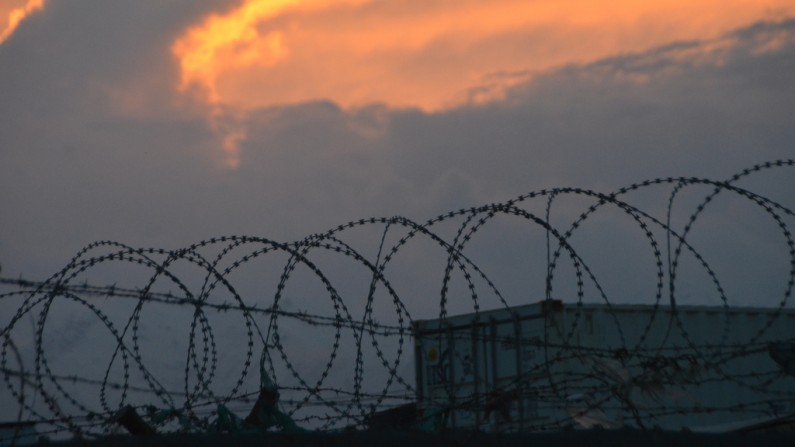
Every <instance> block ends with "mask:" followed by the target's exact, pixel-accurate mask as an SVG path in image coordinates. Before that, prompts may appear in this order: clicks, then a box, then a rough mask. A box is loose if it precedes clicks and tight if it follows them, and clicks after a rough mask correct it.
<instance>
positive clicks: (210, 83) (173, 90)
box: [0, 0, 795, 277]
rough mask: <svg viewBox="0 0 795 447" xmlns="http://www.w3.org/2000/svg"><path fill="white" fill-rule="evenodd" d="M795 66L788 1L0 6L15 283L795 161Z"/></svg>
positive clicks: (93, 0) (6, 223)
mask: <svg viewBox="0 0 795 447" xmlns="http://www.w3.org/2000/svg"><path fill="white" fill-rule="evenodd" d="M793 73H795V4H793V2H792V1H791V0H780V1H774V0H770V1H765V0H687V1H684V0H682V1H678V0H674V1H672V0H645V1H626V2H619V1H614V2H605V1H596V0H424V1H409V0H201V1H195V0H173V1H167V2H160V1H129V0H123V1H122V0H68V1H65V0H60V1H59V0H0V205H2V212H0V265H2V269H3V270H2V276H17V275H24V276H27V277H44V276H47V275H49V274H51V273H52V272H54V271H57V269H58V268H60V267H61V266H63V265H64V264H65V263H66V262H67V261H68V259H69V258H70V257H71V255H72V254H74V253H75V252H76V251H77V250H79V249H80V248H81V247H83V246H84V245H86V244H88V243H89V242H92V241H94V240H98V239H112V240H120V241H124V242H126V243H129V244H131V245H134V246H159V247H166V248H170V247H174V248H176V247H180V246H184V245H187V244H190V243H192V242H195V241H198V240H201V239H205V238H209V237H212V236H218V235H223V234H250V235H261V236H268V237H271V238H274V239H279V240H292V239H297V238H301V237H303V236H305V235H306V234H309V233H312V232H317V231H323V230H325V229H326V228H328V227H331V226H335V225H337V224H340V223H344V222H347V221H349V220H353V219H358V218H361V217H369V216H373V215H379V216H380V215H388V216H391V215H408V216H410V217H412V218H416V219H418V220H423V219H426V218H428V217H431V216H434V215H437V214H439V213H443V212H445V211H447V210H449V209H453V208H460V207H465V206H474V205H479V204H482V203H488V202H491V201H501V200H506V199H509V198H511V197H514V196H516V195H518V194H521V193H525V192H528V191H531V190H535V189H541V188H545V187H553V186H569V185H573V186H583V187H589V188H595V189H599V190H601V191H604V192H609V191H612V190H615V189H617V188H619V187H621V186H624V185H625V184H627V183H630V182H633V181H639V180H644V179H646V178H650V177H655V176H671V175H698V176H713V177H715V178H726V177H728V176H730V175H732V174H733V173H734V172H736V171H738V170H740V169H742V168H744V167H747V166H750V165H752V164H754V163H757V162H762V161H766V160H770V159H776V158H791V157H795V76H794V75H793ZM767 186H768V187H769V192H770V194H772V195H774V196H776V197H789V198H790V199H791V195H788V194H786V193H785V192H786V191H793V190H795V179H793V178H792V177H778V178H777V179H776V180H775V181H774V182H772V183H771V184H769V185H767ZM790 206H791V202H790Z"/></svg>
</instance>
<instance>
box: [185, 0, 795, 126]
mask: <svg viewBox="0 0 795 447" xmlns="http://www.w3.org/2000/svg"><path fill="white" fill-rule="evenodd" d="M793 11H795V6H793V5H792V2H791V0H784V1H774V0H770V1H760V0H647V1H637V0H629V1H623V2H622V1H614V2H604V1H602V0H567V1H562V0H536V1H527V0H468V1H463V0H424V1H407V0H380V1H375V0H356V1H354V0H246V1H244V2H243V3H242V4H241V5H240V6H239V7H237V8H235V9H233V10H231V11H229V12H226V13H223V14H215V15H211V16H209V17H207V18H205V19H204V21H203V22H202V23H200V24H197V25H196V26H194V27H192V28H190V29H189V30H187V31H186V33H185V34H184V35H183V36H181V37H180V38H179V39H178V40H177V41H176V42H175V43H174V45H173V47H172V49H173V52H174V54H175V56H176V57H177V58H178V60H179V64H180V68H181V84H180V87H181V89H182V90H183V91H188V90H193V91H194V92H196V93H199V94H200V95H202V96H203V98H204V99H205V100H206V101H208V102H210V103H213V104H225V105H231V106H234V107H238V108H242V109H250V108H256V107H264V106H270V105H277V104H291V103H298V102H303V101H312V100H318V99H329V100H332V101H334V102H336V103H339V104H341V105H342V106H346V107H349V106H358V105H364V104H367V103H372V102H382V103H386V104H388V105H391V106H396V107H404V106H411V107H420V108H422V109H425V110H428V111H433V110H440V109H445V108H448V107H451V106H456V105H460V104H461V103H462V102H465V101H472V100H473V99H474V100H477V99H478V98H477V97H475V98H473V97H472V96H471V95H469V92H470V91H471V89H472V88H473V87H478V86H482V85H484V84H488V83H489V82H493V80H494V76H491V75H493V74H494V73H498V72H503V73H516V72H522V73H527V72H532V71H537V70H543V69H546V68H549V67H552V66H557V65H561V64H566V63H576V62H586V61H589V60H594V59H597V58H600V57H605V56H609V55H614V54H619V53H626V52H633V51H641V50H643V49H646V48H649V47H652V46H656V45H662V44H665V43H668V42H671V41H674V40H683V39H704V38H711V37H715V36H717V35H719V34H721V33H725V32H727V31H730V30H732V29H735V28H738V27H741V26H744V25H747V24H749V23H752V22H755V21H758V20H763V19H774V18H780V17H783V16H787V15H790V14H792V13H793ZM480 91H481V92H482V91H483V90H482V89H481V90H480ZM497 93H498V92H497Z"/></svg>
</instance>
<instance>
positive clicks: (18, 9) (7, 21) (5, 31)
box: [0, 0, 44, 45]
mask: <svg viewBox="0 0 795 447" xmlns="http://www.w3.org/2000/svg"><path fill="white" fill-rule="evenodd" d="M43 8H44V0H3V2H2V3H0V45H2V44H3V42H5V41H6V40H7V39H8V38H9V37H10V36H11V34H13V33H14V31H15V30H16V29H17V26H19V24H20V23H21V22H22V21H23V20H24V19H25V17H27V16H29V15H30V14H32V13H34V12H35V11H38V10H41V9H43Z"/></svg>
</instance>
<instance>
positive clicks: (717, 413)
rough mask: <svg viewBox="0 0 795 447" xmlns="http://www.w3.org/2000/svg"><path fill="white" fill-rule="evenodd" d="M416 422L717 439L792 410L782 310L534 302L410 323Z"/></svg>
mask: <svg viewBox="0 0 795 447" xmlns="http://www.w3.org/2000/svg"><path fill="white" fill-rule="evenodd" d="M413 329H414V337H415V362H416V379H417V394H418V396H417V397H418V403H419V408H420V409H421V411H422V412H423V414H424V418H425V423H430V422H433V423H435V424H436V425H437V427H440V428H441V427H444V428H461V429H479V430H485V431H532V430H544V429H559V428H563V427H586V428H590V427H597V426H600V427H604V428H617V427H623V426H629V427H638V428H640V427H642V428H653V427H659V428H662V429H666V430H680V429H682V428H689V429H692V430H704V431H709V430H717V431H719V430H720V427H728V426H729V425H727V424H737V423H740V424H742V423H746V422H747V423H751V422H752V421H760V420H765V419H770V418H777V417H784V416H788V415H792V414H793V413H795V355H794V353H793V340H795V312H793V310H791V309H780V308H779V309H771V308H734V307H709V306H678V307H676V309H675V311H674V310H673V309H672V308H671V307H668V306H645V305H607V304H583V303H579V304H563V303H562V302H560V301H554V300H547V301H542V302H540V303H537V304H531V305H526V306H519V307H514V308H506V309H500V310H495V311H484V312H479V313H474V314H468V315H459V316H453V317H447V318H445V319H443V320H441V319H437V320H426V321H416V322H415V325H414V328H413Z"/></svg>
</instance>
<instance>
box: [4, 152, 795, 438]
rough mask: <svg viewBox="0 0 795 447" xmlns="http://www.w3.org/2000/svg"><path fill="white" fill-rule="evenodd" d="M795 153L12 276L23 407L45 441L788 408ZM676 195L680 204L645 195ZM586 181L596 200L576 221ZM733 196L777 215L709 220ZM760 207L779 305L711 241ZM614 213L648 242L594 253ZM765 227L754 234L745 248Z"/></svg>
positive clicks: (128, 249) (772, 291)
mask: <svg viewBox="0 0 795 447" xmlns="http://www.w3.org/2000/svg"><path fill="white" fill-rule="evenodd" d="M793 167H795V160H779V161H774V162H769V163H764V164H760V165H757V166H754V167H751V168H749V169H745V170H743V171H742V172H740V173H738V174H736V175H734V176H732V177H730V178H729V179H727V180H711V179H703V178H691V177H669V178H659V179H654V180H648V181H643V182H640V183H637V184H633V185H630V186H628V187H625V188H621V189H618V190H617V191H615V192H611V193H601V192H598V191H593V190H589V189H582V188H554V189H548V190H541V191H536V192H531V193H528V194H524V195H521V196H519V197H516V198H514V199H511V200H507V201H505V202H499V203H491V204H487V205H483V206H478V207H473V208H466V209H460V210H457V211H450V212H448V213H445V214H442V215H440V216H438V217H435V218H432V219H429V220H427V221H424V222H417V221H414V220H411V219H409V218H406V217H402V216H396V217H381V218H369V219H361V220H356V221H352V222H348V223H346V224H342V225H339V226H337V227H335V228H333V229H330V230H328V231H326V232H324V233H318V234H312V235H309V236H307V237H306V238H304V239H302V240H299V241H295V242H290V243H285V242H279V241H274V240H271V239H268V238H264V237H256V236H223V237H215V238H211V239H207V240H204V241H200V242H198V243H195V244H192V245H190V246H188V247H184V248H180V249H171V250H170V249H164V248H138V247H132V246H128V245H125V244H123V243H119V242H115V241H97V242H94V243H91V244H89V245H88V246H86V247H85V248H84V249H82V250H80V251H79V252H78V253H77V254H76V255H75V256H74V257H73V258H72V259H71V260H70V261H69V262H68V263H67V264H66V266H65V267H63V268H62V269H61V270H60V271H58V272H56V273H55V274H53V275H52V276H51V277H49V278H47V279H45V280H31V279H28V278H0V287H2V289H0V290H2V291H3V293H1V294H0V306H2V307H0V308H2V309H3V317H2V318H3V319H2V320H0V324H2V325H4V326H2V332H0V338H1V339H2V352H1V353H0V377H2V383H3V386H2V388H3V390H2V391H0V398H2V399H3V401H4V403H3V405H2V406H3V407H4V411H5V412H4V413H2V414H3V416H2V418H0V419H3V420H6V421H8V422H10V423H14V422H16V423H19V425H20V427H21V426H23V425H25V424H29V423H36V424H37V427H38V433H39V434H44V433H46V434H52V435H79V436H102V435H106V434H109V433H116V432H119V431H121V430H122V428H121V427H122V426H124V427H126V428H127V431H130V432H135V430H138V429H135V428H131V427H136V426H141V425H140V424H144V425H142V427H148V428H142V429H140V430H144V431H146V430H149V429H150V428H151V429H152V430H154V431H157V432H160V433H166V432H215V431H222V432H224V431H232V432H236V431H246V430H255V429H259V430H287V431H291V430H304V429H310V430H321V431H330V430H342V429H362V428H367V427H370V428H373V427H377V426H379V424H381V425H383V424H386V426H389V427H395V426H401V427H408V426H411V427H414V428H418V429H425V430H441V429H444V428H463V429H471V430H486V431H498V432H509V431H543V430H552V429H560V428H564V427H568V426H583V427H593V426H602V427H605V428H618V427H635V428H651V427H654V426H655V425H656V424H657V423H656V422H655V421H669V420H674V416H676V417H679V416H685V417H686V416H687V415H698V414H707V415H709V414H726V415H728V416H727V417H726V418H729V419H731V417H732V415H734V416H736V418H737V419H738V422H739V421H740V419H747V417H749V415H756V416H757V417H759V418H761V419H769V420H775V419H776V418H786V417H789V416H790V415H792V414H795V344H793V341H794V340H795V325H793V324H792V322H793V321H795V312H793V310H792V306H791V304H790V298H791V296H792V290H793V287H794V284H795V242H793V237H792V230H791V227H792V225H793V224H795V221H794V220H793V219H795V213H793V210H792V209H791V208H790V207H788V206H787V205H785V204H782V203H779V202H777V201H775V200H773V199H771V198H766V197H765V196H763V195H761V194H759V193H756V192H753V191H751V190H748V189H746V188H745V187H743V186H741V183H742V181H744V180H746V179H749V178H752V179H756V178H764V177H765V176H766V174H770V175H781V172H786V173H787V174H785V175H790V176H791V175H792V173H793ZM661 190H662V191H663V196H664V197H666V199H665V200H664V204H663V205H662V206H656V207H655V206H646V202H645V201H644V206H640V205H637V204H635V205H633V204H632V203H631V201H630V195H631V194H633V193H637V194H645V193H652V192H657V193H659V191H661ZM694 197H696V198H695V199H694ZM567 198H568V199H571V198H576V200H578V201H579V202H577V204H578V206H579V205H582V204H584V206H583V207H582V208H579V210H578V211H577V212H575V213H573V214H572V207H571V206H570V204H569V203H568V202H567V203H566V205H565V206H563V204H562V202H561V201H562V200H564V199H567ZM718 201H731V202H732V203H734V202H736V203H739V204H742V205H741V207H740V208H737V209H742V210H748V209H750V210H754V211H753V212H751V211H747V212H745V211H744V212H743V213H742V214H731V213H730V214H729V215H730V216H731V219H727V218H726V217H725V216H726V214H725V210H724V211H723V214H720V213H718V214H710V211H711V210H712V209H713V208H714V207H716V206H718V205H715V204H716V202H718ZM682 208H684V209H687V210H689V211H686V212H685V213H684V214H683V215H682V213H681V212H680V209H682ZM721 209H723V208H721ZM732 209H733V208H730V209H729V211H731V210H732ZM556 212H559V213H560V214H556ZM561 216H563V217H561ZM600 219H602V220H600ZM743 219H747V227H748V228H749V229H750V230H749V231H756V230H755V229H756V228H764V230H760V231H764V232H765V234H763V235H761V236H758V237H763V236H764V237H767V239H764V241H766V242H765V243H768V242H767V241H768V240H774V239H775V241H776V242H775V243H772V242H771V247H775V249H776V250H777V251H776V252H772V251H771V252H769V255H768V251H767V249H760V252H762V253H764V254H765V255H766V258H765V259H756V260H755V261H754V262H756V263H761V264H763V265H764V266H765V268H764V269H762V270H764V272H763V273H764V274H765V275H767V274H768V271H773V270H775V272H777V274H778V276H777V277H776V282H775V283H774V282H772V281H770V280H768V279H767V278H768V277H767V276H765V277H764V278H763V279H762V280H760V284H762V285H763V286H764V287H763V288H764V292H763V293H764V294H765V296H766V299H767V301H766V302H765V303H766V304H767V307H766V309H765V310H764V311H762V310H758V309H756V308H751V307H749V306H747V305H745V306H737V305H736V304H733V302H734V301H736V298H732V296H733V295H732V291H731V289H727V287H728V286H727V284H731V283H732V282H733V279H734V278H732V273H731V272H734V271H742V269H738V268H734V267H732V263H733V262H738V263H742V262H747V259H744V258H742V257H737V258H736V259H735V258H732V256H720V255H719V256H715V255H712V254H710V255H705V254H704V251H703V246H704V245H705V242H704V237H703V235H700V236H698V237H696V236H694V234H695V233H697V232H698V231H699V229H701V228H704V227H706V228H710V229H712V230H713V231H714V232H715V233H720V232H722V231H724V227H725V226H727V225H729V224H732V225H734V224H742V222H743ZM558 221H562V222H563V224H560V223H559V222H558ZM592 221H596V222H597V224H594V225H593V226H596V228H597V229H599V228H602V227H599V225H607V226H608V227H607V228H606V229H605V231H606V232H607V233H611V232H612V231H617V230H616V228H624V229H626V231H627V232H626V234H627V235H629V234H630V233H631V235H632V236H626V240H625V241H622V242H621V243H619V242H615V243H609V242H607V247H608V250H604V249H603V250H601V251H600V250H598V249H595V248H593V247H592V246H594V245H595V244H597V243H602V242H603V240H602V239H601V238H598V237H597V238H594V237H592V236H591V235H590V233H586V234H587V236H580V235H581V234H583V233H584V232H585V231H586V228H587V231H593V230H592V229H591V228H592V227H589V226H588V225H587V224H590V223H591V222H592ZM517 222H518V223H517ZM605 222H606V223H605ZM757 222H764V223H763V224H759V225H757ZM630 230H631V231H630ZM622 231H623V230H622ZM528 234H532V235H535V239H533V240H532V241H531V242H525V240H526V239H527V238H529V237H530V236H528ZM622 234H624V233H622ZM768 236H769V237H768ZM744 237H745V235H743V234H736V233H732V236H731V242H734V243H737V244H738V245H743V246H744V245H746V242H745V241H744V239H743V238H744ZM489 238H494V241H493V242H492V239H489ZM605 240H608V238H605ZM362 241H365V242H362ZM367 241H369V242H367ZM372 241H376V242H372ZM506 241H507V242H506ZM525 243H527V244H534V245H532V247H535V248H538V250H529V249H528V250H526V252H525V251H522V250H516V253H518V254H516V253H514V252H511V253H513V254H511V255H510V256H516V258H515V259H517V260H521V262H525V260H524V258H525V257H526V258H528V259H529V260H527V261H526V262H527V266H529V267H528V269H529V268H530V267H532V266H539V271H540V272H541V273H540V274H536V275H535V276H532V278H536V279H538V281H537V282H538V283H542V284H541V285H539V288H538V293H537V295H536V296H537V299H535V300H531V299H530V298H529V297H528V295H524V294H523V293H517V292H515V291H514V290H513V289H517V290H520V289H521V287H520V286H514V285H512V283H511V281H512V279H511V277H509V278H508V279H507V280H506V277H508V276H509V275H508V274H507V273H504V272H510V271H512V270H511V269H512V268H514V267H513V266H514V264H515V263H514V262H513V260H514V258H510V257H509V256H508V255H506V254H504V253H503V252H502V251H501V250H505V249H506V248H505V247H507V249H513V248H515V246H516V245H520V244H525ZM622 243H626V246H623V245H621V244H622ZM726 245H730V244H726V243H723V245H720V247H721V248H723V247H725V246H726ZM415 247H418V248H415ZM472 247H475V248H472ZM611 247H612V248H615V249H616V252H611V251H610V250H609V249H610V248H611ZM618 247H621V248H620V249H618ZM412 250H414V251H412ZM585 253H587V254H585ZM627 253H632V254H638V259H643V260H644V261H643V263H641V262H639V261H638V262H633V261H630V262H629V263H628V264H627V265H628V266H629V267H628V268H629V269H633V268H635V267H636V264H637V265H640V264H643V266H645V267H644V268H647V267H648V268H647V270H643V272H645V273H648V276H647V277H646V279H644V280H643V281H640V280H638V279H637V278H638V276H637V275H635V273H634V271H629V272H618V273H614V274H615V275H619V276H620V275H626V278H624V277H620V278H618V279H616V278H615V277H612V278H611V273H610V267H611V266H612V265H613V262H614V261H615V260H616V259H617V258H619V257H620V256H619V255H621V256H623V255H625V254H627ZM596 256H601V258H596V260H594V259H595V257H596ZM483 258H488V259H491V260H492V261H491V262H495V263H496V264H497V265H498V268H486V267H483V265H484V264H483V262H481V261H482V259H483ZM494 259H496V261H494ZM517 262H519V261H517ZM487 264H488V262H487ZM523 265H524V264H523ZM727 265H728V266H729V267H727ZM768 265H770V268H768V267H767V266H768ZM433 269H435V270H433ZM431 270H433V271H432V272H431ZM727 271H728V272H729V274H728V275H727V274H726V272H727ZM605 272H607V273H605ZM426 273H427V274H431V273H432V276H434V277H435V278H436V279H434V280H433V281H428V280H427V278H426V276H427V275H426ZM645 273H644V274H645ZM519 275H521V273H519ZM439 276H441V278H439ZM497 276H499V277H500V279H499V280H497V279H494V278H495V277H497ZM528 277H531V275H530V274H528ZM520 279H521V280H522V281H525V280H526V279H525V278H520ZM97 281H102V283H112V282H114V281H115V282H116V284H114V285H97ZM518 281H519V280H518V279H517V282H518ZM506 283H507V284H508V286H507V289H511V291H510V292H506V291H505V290H506V287H505V286H504V284H506ZM613 283H621V284H624V285H626V288H627V289H634V288H638V287H640V285H641V284H640V283H642V285H643V286H645V287H646V289H645V290H647V292H644V295H643V299H644V300H645V301H644V302H643V303H642V304H644V305H645V306H646V307H644V308H642V309H641V308H631V307H627V306H628V305H627V304H626V298H625V297H624V296H623V295H622V298H621V300H618V301H616V300H615V299H614V298H613V295H614V293H615V290H616V286H615V285H610V284H613ZM636 283H637V284H636ZM693 287H695V289H693ZM425 289H428V290H434V291H435V292H434V294H428V293H425V292H419V291H420V290H425ZM691 289H692V290H696V291H697V293H701V292H702V291H704V290H706V291H708V293H709V295H710V296H711V297H712V299H714V300H717V301H716V302H717V306H712V307H714V309H715V310H714V311H713V310H712V309H707V308H706V307H703V306H702V307H703V308H701V307H700V308H698V309H696V308H695V307H693V306H688V304H689V303H687V299H686V298H687V297H686V295H689V294H691V293H694V292H690V291H689V290H691ZM621 293H628V292H624V291H623V290H622V291H621ZM705 293H706V292H705ZM561 297H563V298H568V299H562V301H558V299H560V298H561ZM321 298H322V299H321ZM428 299H430V300H431V301H428ZM592 303H597V304H598V305H597V304H592ZM683 303H685V304H683ZM297 307H299V308H297ZM628 309H629V310H628ZM633 312H634V313H633ZM699 312H701V313H709V314H710V315H712V316H711V317H709V318H706V317H705V318H706V319H703V320H698V318H701V317H695V316H693V315H696V314H697V313H699ZM710 312H711V313H710ZM716 312H717V313H716ZM751 314H753V316H752V317H749V316H748V315H751ZM418 315H421V316H422V318H418ZM699 315H701V314H699ZM497 318H503V319H504V321H502V322H497V320H496V319H497ZM489 319H491V320H489ZM699 321H701V322H702V323H698V322H699ZM600 324H601V325H602V326H598V325H600ZM703 324H709V325H716V327H712V326H710V327H709V328H708V329H709V330H706V329H705V328H704V327H703ZM588 325H591V326H588ZM594 325H596V326H598V328H597V329H596V330H594V329H593V328H594V327H596V326H594ZM699 325H700V326H699ZM588 327H590V329H587V328H588ZM538 328H541V329H538ZM605 328H607V329H605ZM587 330H590V331H591V332H587ZM534 331H535V332H534ZM594 331H595V332H594ZM429 334H430V335H429ZM588 334H592V335H593V337H592V338H588V337H587V335H588ZM599 337H601V338H599ZM597 339H598V340H597ZM599 340H601V341H599ZM509 356H510V361H508V360H505V359H508V358H509ZM506 362H508V363H506ZM511 362H513V363H511ZM505 365H509V366H505ZM749 365H753V367H751V366H749ZM489 368H493V369H494V370H493V371H492V370H490V369H489ZM498 368H501V370H500V371H498ZM506 368H513V369H511V371H513V372H511V373H506V372H504V371H506ZM501 374H502V375H501ZM721 387H731V388H721ZM704 389H707V390H712V391H709V392H708V393H707V394H703V396H707V395H709V393H712V394H715V393H718V394H720V393H721V392H722V391H719V390H725V389H737V390H745V391H742V393H746V394H743V396H744V397H743V399H745V400H737V401H736V402H729V401H726V402H725V403H722V404H720V405H718V404H714V405H712V406H710V405H709V402H707V401H706V400H704V399H702V398H701V397H698V398H696V397H694V396H702V394H699V393H701V391H696V390H704ZM716 390H717V391H716ZM705 393H706V392H705ZM742 393H741V394H742ZM738 399H740V398H739V397H738ZM705 402H706V403H707V405H706V406H705ZM715 402H717V401H715ZM721 402H724V400H721ZM531 413H532V414H533V415H535V416H532V417H531V416H530V414H531ZM608 414H612V416H610V417H609V416H608ZM693 417H694V418H695V417H696V416H693ZM721 417H723V416H721ZM533 418H536V419H533ZM726 418H724V419H726ZM704 420H711V419H710V418H709V417H705V418H704ZM715 420H718V419H715ZM720 420H723V419H720ZM123 421H134V422H123ZM660 423H661V424H662V423H663V422H660ZM25 426H27V425H25ZM18 435H19V436H23V434H22V431H19V433H18Z"/></svg>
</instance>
